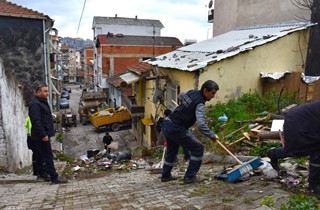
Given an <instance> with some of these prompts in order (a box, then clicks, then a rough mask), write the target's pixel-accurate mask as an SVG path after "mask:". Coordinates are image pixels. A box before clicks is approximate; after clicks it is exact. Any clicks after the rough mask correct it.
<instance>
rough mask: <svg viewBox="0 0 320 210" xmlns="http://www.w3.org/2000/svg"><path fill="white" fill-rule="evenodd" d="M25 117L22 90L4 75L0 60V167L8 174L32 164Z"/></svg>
mask: <svg viewBox="0 0 320 210" xmlns="http://www.w3.org/2000/svg"><path fill="white" fill-rule="evenodd" d="M27 115H28V110H27V107H26V106H25V101H24V100H23V93H22V90H21V89H19V88H18V85H17V84H16V83H15V82H14V80H12V79H10V78H9V77H8V76H7V75H6V74H5V71H4V66H3V63H2V60H1V58H0V167H2V168H5V169H7V170H8V171H10V172H14V171H15V170H16V169H18V168H21V167H25V166H29V165H31V164H32V162H31V151H30V150H29V149H28V147H27V141H26V140H27V132H26V129H25V128H24V124H25V119H26V116H27Z"/></svg>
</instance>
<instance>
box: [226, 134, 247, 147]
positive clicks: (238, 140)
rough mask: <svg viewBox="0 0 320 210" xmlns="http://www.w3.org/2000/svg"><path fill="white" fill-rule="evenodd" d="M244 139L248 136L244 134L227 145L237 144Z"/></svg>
mask: <svg viewBox="0 0 320 210" xmlns="http://www.w3.org/2000/svg"><path fill="white" fill-rule="evenodd" d="M244 139H246V137H244V136H242V137H241V138H240V139H237V140H235V141H234V142H231V143H230V144H228V145H227V146H231V145H234V144H236V143H238V142H240V141H242V140H244Z"/></svg>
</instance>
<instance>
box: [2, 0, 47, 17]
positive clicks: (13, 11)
mask: <svg viewBox="0 0 320 210" xmlns="http://www.w3.org/2000/svg"><path fill="white" fill-rule="evenodd" d="M0 16H11V17H24V18H35V19H50V20H51V18H50V17H49V16H48V15H45V14H43V13H40V12H38V11H35V10H32V9H28V8H26V7H23V6H20V5H17V4H14V3H11V2H9V1H6V0H0Z"/></svg>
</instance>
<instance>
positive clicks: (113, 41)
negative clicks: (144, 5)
mask: <svg viewBox="0 0 320 210" xmlns="http://www.w3.org/2000/svg"><path fill="white" fill-rule="evenodd" d="M98 38H99V41H100V44H105V45H126V46H127V45H131V46H152V45H153V44H154V45H155V46H173V45H174V46H176V47H181V46H183V44H182V43H181V41H180V40H179V39H178V38H176V37H164V36H156V37H154V40H153V37H152V36H132V35H130V36H129V35H122V34H121V35H113V36H110V35H99V36H98ZM153 42H154V43H153Z"/></svg>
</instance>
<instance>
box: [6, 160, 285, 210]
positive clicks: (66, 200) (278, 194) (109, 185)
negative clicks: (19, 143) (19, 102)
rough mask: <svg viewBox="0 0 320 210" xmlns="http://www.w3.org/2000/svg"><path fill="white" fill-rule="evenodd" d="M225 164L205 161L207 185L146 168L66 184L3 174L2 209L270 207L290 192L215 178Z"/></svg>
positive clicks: (203, 170)
mask: <svg viewBox="0 0 320 210" xmlns="http://www.w3.org/2000/svg"><path fill="white" fill-rule="evenodd" d="M221 167H222V166H221V165H220V166H219V165H217V164H213V163H212V164H205V165H203V166H202V167H201V170H200V175H201V176H203V177H207V178H208V180H207V181H205V182H203V183H196V184H188V185H184V184H183V182H182V180H181V179H178V180H175V181H171V182H165V183H163V182H161V181H160V178H159V175H157V174H150V173H149V171H147V170H145V169H138V170H133V171H131V172H129V173H125V172H123V171H119V172H117V171H116V172H113V173H110V174H107V175H106V176H104V177H100V178H91V179H83V180H70V181H69V183H67V184H65V185H52V184H51V183H50V182H40V181H36V180H35V178H33V177H32V176H30V175H29V176H27V175H24V176H13V177H11V179H9V178H8V177H7V178H6V181H5V179H4V178H1V177H0V181H1V182H0V183H1V184H0V185H1V188H0V192H1V193H0V209H68V210H69V209H188V210H191V209H192V210H193V209H224V210H225V209H266V207H261V204H260V203H261V200H262V199H263V197H264V196H270V195H272V196H273V199H274V200H275V201H277V203H276V207H279V205H280V204H281V203H282V202H284V201H285V200H286V197H287V196H288V193H287V192H286V191H283V190H281V188H280V186H279V184H278V183H276V182H268V181H263V180H262V179H261V176H254V177H250V179H249V180H248V181H244V182H239V183H236V184H229V183H226V182H224V181H221V180H216V179H213V178H212V177H213V175H214V174H216V173H218V172H219V170H221Z"/></svg>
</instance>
